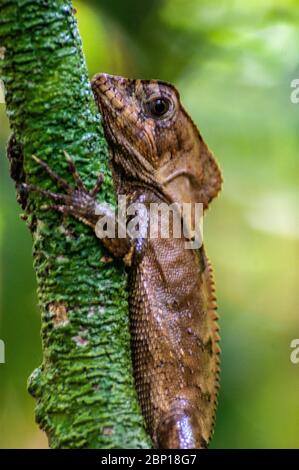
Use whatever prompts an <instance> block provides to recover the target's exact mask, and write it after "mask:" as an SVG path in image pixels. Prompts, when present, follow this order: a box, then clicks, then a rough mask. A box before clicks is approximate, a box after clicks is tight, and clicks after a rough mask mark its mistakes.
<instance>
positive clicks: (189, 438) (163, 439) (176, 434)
mask: <svg viewBox="0 0 299 470" xmlns="http://www.w3.org/2000/svg"><path fill="white" fill-rule="evenodd" d="M188 405H189V403H188V402H186V401H185V400H180V401H179V402H178V403H176V404H175V406H174V407H173V408H172V409H170V410H169V412H168V413H167V414H165V415H164V416H163V417H162V419H161V421H160V424H159V426H158V429H157V433H156V445H157V448H158V449H206V448H207V447H208V442H207V441H206V440H205V439H204V438H203V436H202V433H201V430H200V426H199V422H198V419H197V416H196V415H195V412H194V409H192V408H191V409H190V406H188Z"/></svg>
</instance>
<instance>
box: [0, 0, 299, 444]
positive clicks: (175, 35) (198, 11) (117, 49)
mask: <svg viewBox="0 0 299 470" xmlns="http://www.w3.org/2000/svg"><path fill="white" fill-rule="evenodd" d="M74 5H75V7H76V8H77V17H78V21H79V28H80V32H81V35H82V38H83V46H84V51H85V54H86V59H87V62H88V67H89V72H90V76H92V75H93V74H94V73H96V72H100V71H105V72H108V73H113V74H120V75H124V76H131V77H143V78H161V79H164V80H168V81H172V82H174V83H175V85H176V86H177V87H178V88H179V90H180V92H181V96H182V100H183V103H184V104H185V106H186V108H187V109H188V110H189V111H190V114H191V115H192V117H193V118H194V120H195V122H196V123H197V124H198V126H199V128H200V130H201V131H202V134H203V136H204V138H205V140H206V141H207V142H208V144H209V146H210V147H211V149H212V150H213V151H214V153H215V155H216V156H217V158H218V161H219V163H220V165H221V168H222V170H223V174H224V188H223V192H222V194H221V197H220V198H219V199H217V201H215V202H214V203H213V205H212V209H211V210H210V211H209V213H208V215H207V217H206V221H205V228H204V230H205V243H206V246H207V249H208V253H209V256H210V258H211V259H212V262H213V265H214V269H215V274H216V281H217V293H218V303H219V311H220V314H221V336H222V350H223V356H222V387H221V393H220V401H219V410H218V415H217V424H216V430H215V437H214V440H213V443H212V447H221V448H226V447H237V448H239V447H249V448H253V447H258V448H261V447H263V448H264V447H274V448H275V447H299V364H298V365H294V364H292V363H291V362H290V352H291V349H290V342H291V340H292V339H293V338H298V337H299V274H298V273H299V270H298V261H299V256H298V255H299V211H298V208H299V189H298V188H299V155H298V149H299V117H298V116H299V114H298V111H299V104H297V105H295V104H292V103H291V100H290V94H291V87H290V83H291V81H292V80H293V79H295V78H299V54H298V44H299V28H298V27H299V8H298V6H299V2H298V1H297V0H284V1H283V2H281V0H251V1H250V2H244V1H243V0H165V1H163V0H147V1H146V0H142V1H140V0H101V1H96V0H94V1H91V0H90V1H76V2H74ZM8 135H9V126H8V121H7V118H6V116H5V107H4V105H0V152H1V159H0V165H1V174H0V176H1V188H0V189H1V195H0V196H1V197H0V251H1V270H0V277H1V292H0V338H1V339H3V340H4V341H5V344H6V364H0V447H2V448H3V447H46V446H47V441H46V439H45V437H44V435H43V434H42V433H41V432H40V431H39V430H38V428H37V426H36V425H35V423H34V401H33V399H32V398H31V397H29V395H28V393H27V391H26V380H27V377H28V376H29V374H30V373H31V371H32V370H33V369H34V368H35V367H36V366H38V365H39V364H40V362H41V346H40V337H39V328H40V318H39V312H38V309H37V306H36V293H35V278H34V272H33V269H32V258H31V240H30V235H29V233H28V231H27V229H26V226H25V224H24V223H23V222H22V221H21V220H20V219H19V217H18V214H19V212H20V209H19V207H18V206H17V203H16V201H15V194H14V187H13V184H12V182H11V181H10V179H9V176H8V165H7V161H6V156H5V146H6V141H7V138H8Z"/></svg>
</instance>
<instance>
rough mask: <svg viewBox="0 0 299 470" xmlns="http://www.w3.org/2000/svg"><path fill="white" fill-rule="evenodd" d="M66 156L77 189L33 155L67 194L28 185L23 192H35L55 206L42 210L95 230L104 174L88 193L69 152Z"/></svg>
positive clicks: (65, 153) (44, 206) (45, 205)
mask: <svg viewBox="0 0 299 470" xmlns="http://www.w3.org/2000/svg"><path fill="white" fill-rule="evenodd" d="M64 155H65V158H66V161H67V163H68V168H69V171H70V173H71V175H72V177H73V179H74V182H75V187H72V186H71V185H70V184H69V183H68V182H67V181H66V180H65V179H64V178H62V177H61V176H59V175H58V174H57V173H56V172H55V171H54V170H52V168H51V167H50V166H49V165H48V164H47V163H46V162H44V161H43V160H41V159H39V158H38V157H36V156H35V155H32V158H33V159H34V160H35V161H36V163H38V164H39V165H40V166H41V167H42V168H43V169H44V170H45V172H46V173H47V174H48V175H49V177H50V178H51V179H52V180H53V181H54V182H55V183H57V184H58V186H60V187H61V188H62V189H64V190H65V194H60V193H55V192H53V191H49V190H48V189H44V188H40V187H38V186H35V185H33V184H26V183H23V184H22V185H21V187H22V190H23V191H24V192H26V193H28V192H30V191H34V192H36V193H38V194H41V195H43V196H46V197H47V198H49V199H52V201H53V204H44V205H42V206H41V209H42V210H55V211H57V212H60V213H62V214H65V215H71V216H73V217H75V218H77V219H79V220H81V221H82V222H84V223H85V224H86V225H89V226H91V227H93V228H94V227H95V224H96V222H97V220H98V216H97V215H96V214H95V209H96V205H97V202H96V195H97V193H98V192H99V190H100V188H101V186H102V183H103V180H104V177H103V175H102V174H99V176H98V178H97V180H96V183H95V185H94V187H93V189H92V190H91V191H88V190H87V189H86V187H85V185H84V183H83V181H82V179H81V177H80V175H79V174H78V172H77V169H76V166H75V164H74V162H73V160H72V158H71V156H70V155H69V154H68V153H67V152H64Z"/></svg>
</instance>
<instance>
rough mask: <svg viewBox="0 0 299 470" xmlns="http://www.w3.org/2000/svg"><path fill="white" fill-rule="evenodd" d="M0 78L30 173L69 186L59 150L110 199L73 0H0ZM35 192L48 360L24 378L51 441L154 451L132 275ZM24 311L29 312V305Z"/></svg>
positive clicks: (32, 219) (42, 181)
mask: <svg viewBox="0 0 299 470" xmlns="http://www.w3.org/2000/svg"><path fill="white" fill-rule="evenodd" d="M0 47H1V48H2V49H1V51H2V56H4V58H2V60H0V77H1V79H2V80H3V81H4V84H5V89H6V105H7V115H8V117H9V120H10V125H11V128H12V131H13V132H14V134H15V135H16V139H17V141H18V142H19V143H20V144H21V145H22V148H23V154H24V169H25V173H26V179H27V182H29V183H31V184H35V185H38V186H42V187H44V188H47V189H51V190H54V191H57V187H56V186H55V184H54V183H53V181H51V180H50V179H49V177H48V176H47V175H46V174H45V173H44V172H43V170H42V169H41V168H40V167H39V166H38V165H37V164H36V163H35V161H34V160H33V159H32V158H31V157H32V155H33V154H34V155H36V156H38V157H39V158H41V159H43V160H45V161H47V162H48V163H49V164H50V166H51V167H52V168H53V169H55V171H56V172H57V173H59V174H60V175H62V176H63V177H64V178H65V179H66V180H67V181H69V182H70V183H73V182H72V179H71V177H70V175H69V174H68V171H67V162H66V160H65V158H64V154H63V151H67V152H68V153H69V154H70V155H71V156H72V157H73V160H74V161H75V164H76V166H77V169H78V171H79V173H80V175H81V176H82V178H83V180H84V182H85V184H86V186H87V187H88V188H90V189H91V187H92V186H93V184H94V182H95V180H96V177H97V175H98V173H99V172H100V171H101V172H102V173H103V174H104V176H105V181H104V184H103V189H102V191H101V194H100V196H99V198H100V199H102V200H105V201H106V202H114V201H115V195H114V193H113V187H112V182H111V174H110V171H109V168H108V166H107V160H108V158H107V145H106V141H105V139H104V136H103V132H102V127H101V126H100V116H99V114H98V111H97V109H96V106H95V103H94V99H93V96H92V92H91V88H90V84H89V80H88V76H87V71H86V65H85V61H84V57H83V53H82V47H81V40H80V37H79V33H78V29H77V23H76V20H75V19H74V11H73V9H72V5H71V2H70V1H68V0H51V1H46V0H37V1H36V0H9V1H7V0H0ZM46 202H47V201H45V199H44V198H42V197H41V196H40V195H38V194H31V195H30V196H29V202H28V204H27V216H28V219H27V221H28V225H29V227H30V229H31V231H32V235H33V259H34V268H35V272H36V277H37V287H38V299H39V305H40V308H41V312H42V347H43V363H42V365H41V367H39V368H37V369H36V370H35V371H34V372H33V373H32V375H31V377H30V379H29V390H30V393H31V394H32V395H33V396H34V397H35V398H36V419H37V422H38V423H39V425H40V427H41V428H42V429H43V430H45V431H46V433H47V435H48V438H49V444H50V446H51V447H52V448H84V447H86V448H117V447H118V448H134V447H136V448H138V447H141V448H147V447H149V446H150V441H149V438H148V436H147V434H146V433H145V431H144V427H143V419H142V417H141V414H140V410H139V406H138V403H137V399H136V394H135V390H134V386H133V379H132V370H131V360H130V348H129V329H128V307H127V294H126V288H125V285H126V276H125V272H124V268H123V266H122V264H121V263H119V262H116V261H111V260H109V258H107V256H106V255H107V253H106V252H105V251H104V249H103V247H102V246H101V244H100V242H99V240H98V239H97V238H96V237H95V235H94V234H93V233H92V231H91V230H90V229H88V228H87V227H85V226H84V225H83V224H80V223H79V222H77V221H75V220H73V219H71V218H63V217H62V216H60V215H57V214H56V213H54V212H52V211H44V210H42V209H41V206H42V204H44V203H46ZM24 314H26V312H24Z"/></svg>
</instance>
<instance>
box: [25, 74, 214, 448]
mask: <svg viewBox="0 0 299 470" xmlns="http://www.w3.org/2000/svg"><path fill="white" fill-rule="evenodd" d="M92 88H93V91H94V94H95V99H96V102H97V104H98V105H99V107H100V110H101V113H102V116H103V120H104V130H105V134H106V137H107V140H108V142H109V144H110V156H111V166H112V172H113V181H114V185H115V189H116V192H117V193H118V194H124V195H126V197H127V199H128V201H129V202H130V203H132V202H141V203H143V204H144V205H145V206H146V207H147V210H148V207H149V205H150V204H151V203H153V202H156V203H159V202H166V203H168V204H171V203H173V202H178V203H183V202H189V203H190V202H191V203H195V202H201V203H203V205H204V208H207V207H208V205H209V203H210V201H211V200H212V199H213V198H214V197H215V196H216V195H217V193H218V192H219V190H220V188H221V183H222V178H221V173H220V170H219V168H218V166H217V164H216V162H215V160H214V157H213V155H212V153H211V152H210V151H209V149H208V147H207V145H206V144H205V143H204V141H203V139H202V137H201V135H200V133H199V132H198V130H197V128H196V126H195V125H194V123H193V121H192V120H191V118H190V117H189V115H188V114H187V113H186V111H185V110H184V109H183V107H182V105H181V102H180V98H179V94H178V92H177V90H176V89H175V88H174V87H173V86H172V85H170V84H167V83H165V82H160V81H155V80H149V81H148V80H130V79H125V78H122V77H116V76H111V75H107V74H98V75H96V76H95V78H94V79H93V81H92ZM67 158H68V161H69V168H70V171H71V172H72V174H73V177H74V180H75V188H72V187H70V186H69V185H68V183H66V182H65V181H64V180H63V179H62V178H61V177H60V176H59V175H57V174H55V173H54V172H53V171H52V170H51V168H50V167H49V166H48V165H47V164H46V163H44V162H43V161H41V160H39V159H36V160H37V162H38V163H39V164H40V165H42V167H43V168H44V169H45V171H46V172H47V173H48V174H49V175H50V177H51V178H53V179H54V180H55V181H56V182H57V183H58V184H59V186H60V187H62V188H63V189H64V191H65V194H58V193H53V192H49V191H46V190H42V189H40V188H36V187H32V186H27V187H26V188H27V189H29V190H30V189H31V190H34V191H39V192H40V193H42V194H44V195H45V196H47V197H49V198H51V199H52V200H54V201H55V203H53V204H51V205H48V206H47V207H48V208H49V209H54V210H58V211H60V212H62V213H64V214H69V215H72V216H74V217H76V218H77V219H79V220H81V221H82V222H84V223H86V224H88V225H89V226H91V227H92V228H93V229H94V230H96V224H97V221H98V218H99V215H96V213H97V214H99V213H101V214H105V215H106V216H108V217H109V216H110V215H111V214H110V212H109V210H108V209H107V208H106V207H104V206H102V207H101V205H100V204H99V203H98V202H97V200H96V194H97V192H98V190H99V189H100V186H101V182H102V179H101V176H100V177H99V179H98V181H97V184H96V185H95V188H94V190H93V191H91V192H88V191H87V190H86V189H85V186H84V185H83V183H82V181H81V178H80V176H79V175H78V174H77V172H76V169H75V166H74V164H73V162H72V160H71V159H70V157H67ZM111 217H112V215H111ZM184 241H185V239H184V236H182V237H180V238H174V237H172V236H171V237H170V238H168V239H165V238H162V237H161V236H159V237H158V238H154V239H151V238H150V237H140V238H137V239H132V238H130V236H129V235H128V236H127V237H126V238H115V239H109V238H105V239H103V243H104V244H105V246H106V247H107V248H108V249H109V250H110V251H111V252H112V253H113V254H114V255H115V256H121V257H123V258H124V261H125V262H126V264H127V265H128V266H129V283H128V290H129V316H130V329H131V346H132V358H133V369H134V376H135V384H136V390H137V394H138V398H139V401H140V404H141V408H142V412H143V415H144V417H145V422H146V425H147V428H148V431H149V433H150V435H151V437H152V440H153V443H154V446H155V447H157V448H164V449H170V448H181V449H192V448H206V447H207V445H208V443H209V441H210V438H211V435H212V432H213V426H214V420H215V412H216V404H217V394H218V388H219V354H220V348H219V346H218V341H219V335H218V326H217V319H218V316H217V314H216V308H217V306H216V298H215V288H214V282H213V276H212V269H211V265H210V263H209V261H208V259H207V256H206V254H205V251H204V247H203V246H201V247H200V248H199V249H197V250H192V249H191V250H190V249H185V247H184Z"/></svg>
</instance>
